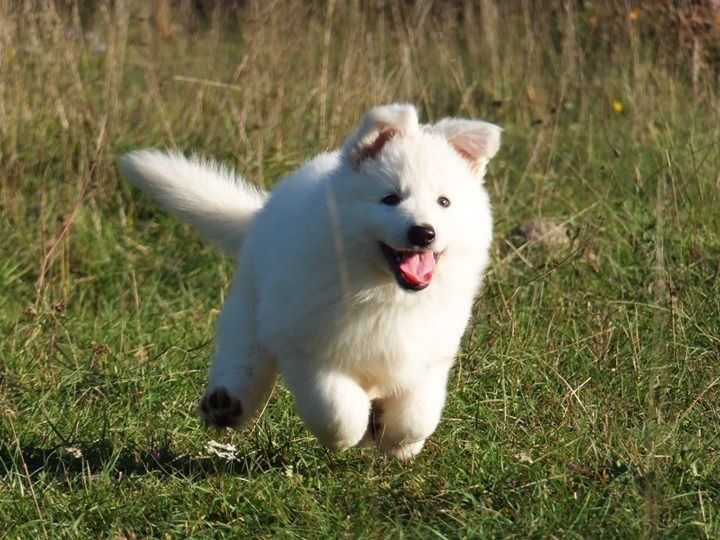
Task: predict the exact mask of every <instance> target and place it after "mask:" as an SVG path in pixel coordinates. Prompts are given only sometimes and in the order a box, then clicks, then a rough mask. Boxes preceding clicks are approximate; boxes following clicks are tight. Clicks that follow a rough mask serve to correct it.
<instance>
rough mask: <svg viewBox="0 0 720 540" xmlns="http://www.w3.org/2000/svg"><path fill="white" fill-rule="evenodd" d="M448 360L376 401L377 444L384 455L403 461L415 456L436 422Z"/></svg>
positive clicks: (438, 419)
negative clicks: (413, 381)
mask: <svg viewBox="0 0 720 540" xmlns="http://www.w3.org/2000/svg"><path fill="white" fill-rule="evenodd" d="M451 365H452V363H451V362H443V363H442V364H441V365H438V366H435V367H433V368H431V369H429V370H428V371H427V372H426V373H424V374H423V376H422V378H421V379H420V380H419V381H418V382H417V383H416V384H415V385H413V387H412V388H409V389H408V390H406V391H405V392H403V393H401V394H398V395H396V396H391V397H386V398H383V399H380V400H378V402H377V408H378V410H379V411H378V418H377V420H376V426H375V438H376V441H377V445H378V447H379V448H380V450H382V451H383V452H385V453H386V454H387V455H390V456H393V457H396V458H398V459H402V460H406V459H410V458H411V457H413V456H415V455H417V454H418V453H420V451H421V450H422V448H423V446H424V445H425V439H427V438H428V437H429V436H430V435H432V433H433V432H434V431H435V428H436V427H437V425H438V423H439V422H440V415H441V414H442V409H443V406H444V405H445V395H446V386H447V377H448V372H449V369H450V366H451Z"/></svg>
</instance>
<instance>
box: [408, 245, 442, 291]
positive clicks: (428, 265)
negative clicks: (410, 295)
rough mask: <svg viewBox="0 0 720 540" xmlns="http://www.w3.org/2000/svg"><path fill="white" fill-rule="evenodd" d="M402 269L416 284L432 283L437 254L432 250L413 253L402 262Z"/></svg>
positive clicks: (409, 279)
mask: <svg viewBox="0 0 720 540" xmlns="http://www.w3.org/2000/svg"><path fill="white" fill-rule="evenodd" d="M400 271H401V272H402V273H403V276H405V278H406V279H407V280H408V281H409V282H411V283H413V284H415V285H419V284H421V283H422V284H427V283H430V280H431V279H432V277H433V272H434V271H435V255H433V253H432V251H421V252H419V253H413V254H412V255H410V256H409V257H408V258H407V259H405V260H404V261H403V262H401V263H400Z"/></svg>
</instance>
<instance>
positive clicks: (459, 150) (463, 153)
mask: <svg viewBox="0 0 720 540" xmlns="http://www.w3.org/2000/svg"><path fill="white" fill-rule="evenodd" d="M453 148H454V149H455V151H456V152H457V153H458V154H460V155H461V156H462V157H464V158H465V159H467V160H468V161H470V162H471V163H472V162H474V161H475V156H473V155H472V154H471V153H470V152H468V151H467V150H465V149H464V148H460V147H459V146H455V145H453Z"/></svg>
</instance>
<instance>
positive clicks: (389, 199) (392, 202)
mask: <svg viewBox="0 0 720 540" xmlns="http://www.w3.org/2000/svg"><path fill="white" fill-rule="evenodd" d="M380 202H381V203H383V204H387V205H388V206H397V205H398V204H400V197H398V196H397V195H395V194H394V193H391V194H390V195H387V196H386V197H383V200H382V201H380Z"/></svg>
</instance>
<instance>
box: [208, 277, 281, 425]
mask: <svg viewBox="0 0 720 540" xmlns="http://www.w3.org/2000/svg"><path fill="white" fill-rule="evenodd" d="M256 306H257V302H256V300H255V294H254V290H253V287H252V284H251V283H248V282H247V280H246V279H245V277H244V274H243V272H242V270H241V269H239V270H238V273H237V274H236V277H235V280H234V282H233V285H232V287H231V288H230V292H229V294H228V297H227V301H226V302H225V306H224V307H223V310H222V313H221V314H220V320H219V321H218V333H217V351H216V353H215V358H214V359H213V363H212V367H211V368H210V380H209V382H208V385H207V389H206V391H205V396H204V397H203V399H202V400H201V401H200V406H199V412H200V416H201V418H202V419H203V420H204V421H205V423H206V424H208V425H213V426H216V427H235V428H238V427H240V426H242V425H243V424H244V423H245V422H247V420H248V419H249V418H251V417H252V416H253V414H254V413H255V411H256V410H257V409H258V407H259V406H260V404H261V403H262V402H263V400H264V399H265V398H266V397H267V395H268V394H269V393H270V391H271V390H272V387H273V384H274V383H275V379H276V378H277V368H276V366H275V360H274V358H273V357H272V356H271V355H270V354H269V353H268V352H267V351H266V350H265V349H263V348H262V347H261V346H260V345H259V344H258V343H257V338H256V335H255V328H256V323H255V317H256V314H255V310H256Z"/></svg>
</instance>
